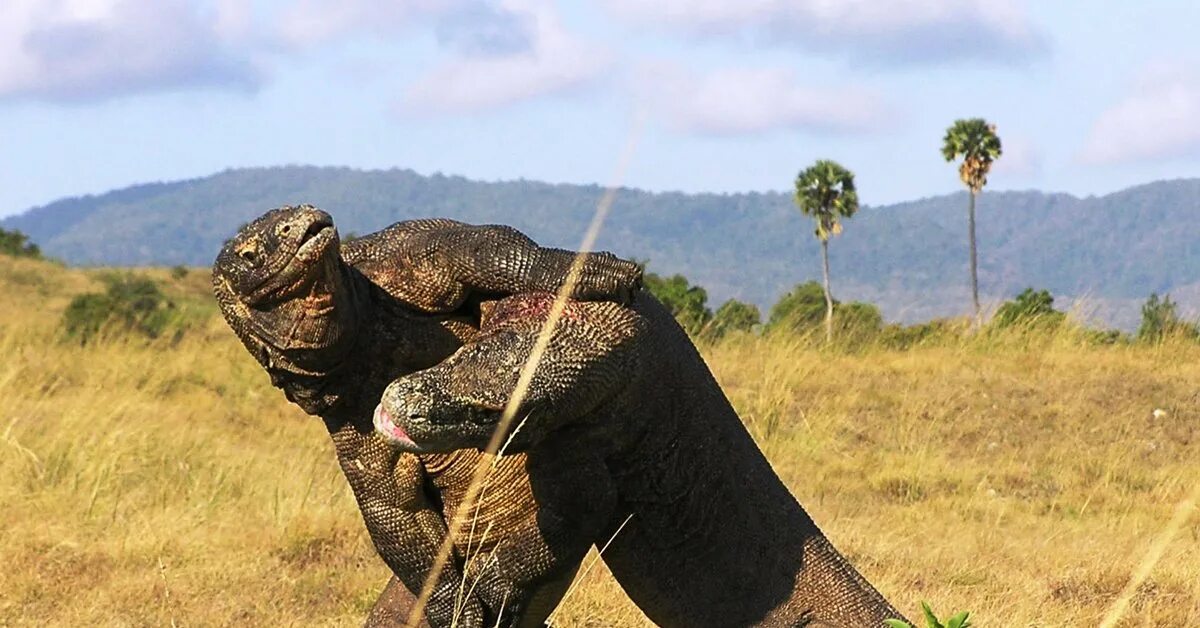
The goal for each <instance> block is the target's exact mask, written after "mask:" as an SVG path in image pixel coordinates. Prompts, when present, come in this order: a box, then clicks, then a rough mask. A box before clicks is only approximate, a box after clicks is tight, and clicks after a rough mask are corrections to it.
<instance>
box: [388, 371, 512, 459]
mask: <svg viewBox="0 0 1200 628" xmlns="http://www.w3.org/2000/svg"><path fill="white" fill-rule="evenodd" d="M502 414H503V408H502V407H499V406H496V405H491V404H481V403H480V402H478V401H477V400H467V399H460V398H457V397H455V396H453V395H451V394H449V392H448V391H446V390H445V389H444V388H442V389H436V390H435V389H433V388H431V387H429V386H425V385H423V384H420V383H416V382H415V381H414V380H412V379H410V378H400V379H398V380H396V381H394V382H392V384H391V385H389V386H388V388H387V390H385V391H384V393H383V398H382V400H381V401H380V403H379V405H378V406H377V407H376V408H375V416H374V425H375V431H376V433H378V434H379V435H380V436H382V437H383V439H384V440H386V441H387V442H389V443H391V444H392V446H394V447H396V448H397V449H400V450H403V451H408V452H413V453H444V452H450V451H454V450H455V449H482V448H484V447H486V446H487V444H488V441H489V440H491V438H492V433H493V432H494V431H495V430H496V426H497V425H498V424H499V422H500V418H501V415H502Z"/></svg>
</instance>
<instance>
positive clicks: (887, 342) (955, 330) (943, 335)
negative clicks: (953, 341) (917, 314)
mask: <svg viewBox="0 0 1200 628" xmlns="http://www.w3.org/2000/svg"><path fill="white" fill-rule="evenodd" d="M964 331H965V326H964V324H963V323H962V321H956V320H953V319H946V318H935V319H933V320H931V321H927V322H924V323H916V324H914V325H899V324H895V323H893V324H891V325H888V326H887V327H884V328H883V330H882V331H881V332H880V333H879V344H881V345H883V346H885V347H888V348H890V349H911V348H912V347H916V346H919V345H926V344H931V343H935V342H941V341H944V340H946V339H947V338H957V337H961V336H962V334H963V332H964Z"/></svg>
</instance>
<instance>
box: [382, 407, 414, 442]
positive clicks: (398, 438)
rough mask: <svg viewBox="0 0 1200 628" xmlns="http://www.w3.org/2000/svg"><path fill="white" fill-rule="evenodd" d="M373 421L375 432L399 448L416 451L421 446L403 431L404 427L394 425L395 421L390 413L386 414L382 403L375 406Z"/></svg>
mask: <svg viewBox="0 0 1200 628" xmlns="http://www.w3.org/2000/svg"><path fill="white" fill-rule="evenodd" d="M374 423H375V431H376V432H378V433H379V434H381V435H382V436H383V437H384V438H387V439H388V440H389V441H391V442H392V443H393V444H395V445H396V446H398V447H400V448H401V449H405V450H408V451H417V450H419V449H420V448H421V447H420V445H418V444H417V443H416V441H414V440H413V439H412V438H411V437H410V436H409V435H408V432H405V431H404V428H402V427H400V426H399V425H396V422H395V421H393V420H392V415H391V414H388V411H387V410H385V409H384V407H383V404H379V405H377V406H375V417H374Z"/></svg>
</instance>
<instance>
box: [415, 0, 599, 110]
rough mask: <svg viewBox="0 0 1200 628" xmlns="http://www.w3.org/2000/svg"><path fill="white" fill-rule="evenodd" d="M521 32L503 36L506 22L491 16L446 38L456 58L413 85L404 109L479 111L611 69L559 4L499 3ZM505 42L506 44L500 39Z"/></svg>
mask: <svg viewBox="0 0 1200 628" xmlns="http://www.w3.org/2000/svg"><path fill="white" fill-rule="evenodd" d="M498 8H499V10H500V11H501V12H502V13H501V14H506V15H507V16H508V17H509V18H511V19H506V20H505V21H504V22H503V24H508V25H510V26H511V27H512V28H514V29H519V32H513V33H508V34H505V35H504V36H503V37H500V36H499V34H498V31H497V27H498V26H502V25H503V24H502V23H501V22H497V21H494V20H490V21H488V22H486V23H485V24H479V25H476V26H478V28H475V27H472V29H473V30H472V29H468V31H467V32H465V33H464V32H458V33H457V34H456V35H455V37H453V38H452V39H451V40H450V41H448V42H447V43H451V44H453V47H454V48H455V50H454V51H453V52H452V58H451V59H450V60H449V61H447V62H445V63H443V64H441V65H439V66H437V67H435V68H434V69H433V70H431V71H430V72H429V73H428V74H427V75H425V76H424V77H423V78H421V79H420V80H418V81H417V82H416V83H415V84H414V85H412V86H411V87H410V88H409V90H408V92H407V93H406V94H405V97H404V99H403V101H402V103H401V109H402V110H403V111H415V112H422V113H443V112H463V111H475V110H479V109H485V108H490V107H497V106H503V105H508V104H511V103H515V102H519V101H522V100H528V99H530V98H534V97H537V96H543V95H548V94H554V93H561V92H564V91H567V90H570V89H572V88H576V87H579V86H580V85H582V84H584V83H586V82H588V81H590V80H591V79H593V78H594V77H596V76H597V75H598V74H599V73H600V72H602V71H603V70H604V69H606V68H607V67H608V66H609V64H610V61H611V56H610V53H609V52H608V50H607V49H605V48H602V47H600V46H598V45H596V44H593V43H591V42H588V41H585V40H582V39H580V38H578V37H576V36H575V35H573V34H572V33H570V32H569V31H567V29H566V28H565V27H564V26H563V24H562V22H561V20H560V19H559V16H558V13H557V11H556V10H555V8H554V5H553V4H552V3H551V2H549V1H543V0H503V1H502V2H500V3H499V4H498ZM497 42H503V43H497Z"/></svg>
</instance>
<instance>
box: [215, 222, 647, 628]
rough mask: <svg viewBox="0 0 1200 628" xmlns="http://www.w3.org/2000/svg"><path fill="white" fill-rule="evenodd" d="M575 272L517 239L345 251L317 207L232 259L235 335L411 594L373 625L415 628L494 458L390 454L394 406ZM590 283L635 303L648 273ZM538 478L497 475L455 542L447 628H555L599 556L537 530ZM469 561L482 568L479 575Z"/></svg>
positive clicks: (453, 231)
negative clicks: (485, 466) (349, 495)
mask: <svg viewBox="0 0 1200 628" xmlns="http://www.w3.org/2000/svg"><path fill="white" fill-rule="evenodd" d="M574 257H575V254H574V253H571V252H568V251H561V250H557V249H546V248H542V247H539V246H537V245H536V244H535V243H533V242H532V241H531V240H529V239H528V238H526V237H525V236H523V235H521V234H520V233H519V232H517V231H515V230H513V229H511V228H508V227H501V226H472V225H466V224H463V223H459V222H455V221H452V220H444V219H430V220H416V221H410V222H401V223H397V224H395V225H393V226H391V227H388V228H387V229H384V230H382V231H380V232H377V233H375V234H372V235H369V236H365V237H362V238H359V239H356V240H353V241H351V242H348V243H346V244H345V245H342V246H340V243H339V238H338V234H337V231H336V230H335V228H334V226H333V221H332V219H331V218H330V217H329V215H328V214H326V213H325V212H323V211H320V210H318V209H316V208H313V207H311V206H300V207H284V208H280V209H276V210H273V211H271V212H268V213H267V214H265V215H264V216H262V217H260V218H259V219H257V220H255V221H254V222H252V223H250V224H248V225H246V226H245V227H243V228H242V229H241V230H240V231H239V233H238V234H237V235H236V236H235V237H234V238H233V239H231V240H230V241H228V242H227V243H226V244H225V246H224V247H223V248H222V250H221V253H220V254H219V255H218V257H217V259H216V262H215V264H214V266H213V287H214V291H215V293H216V296H217V300H218V302H219V304H220V307H221V311H222V313H223V314H224V316H225V319H226V321H227V322H228V323H229V325H230V327H232V328H233V330H234V331H235V332H236V333H237V335H238V337H239V338H240V339H241V341H242V343H243V344H244V345H245V346H246V348H247V349H248V350H249V351H250V353H251V354H252V355H253V356H254V357H255V359H257V360H258V362H259V363H260V364H262V365H263V367H265V368H266V370H267V372H268V373H269V374H270V376H271V382H272V383H273V384H274V385H275V386H277V387H279V388H282V389H283V391H284V392H285V394H286V395H287V398H288V399H289V400H291V401H293V402H295V403H296V404H297V405H299V406H300V407H301V408H303V409H304V411H305V412H308V413H309V414H314V415H319V416H320V417H321V418H322V419H323V420H324V423H325V425H326V427H327V428H328V430H329V433H330V435H331V436H332V438H333V443H334V447H335V449H336V452H337V457H338V462H339V463H340V465H341V468H342V471H343V472H344V474H345V476H346V479H347V480H348V481H349V483H350V486H351V488H352V490H353V493H354V496H355V499H356V500H357V501H358V504H359V508H360V509H361V511H362V515H363V518H364V520H365V522H366V525H367V529H368V530H369V532H370V535H371V539H372V541H373V542H374V544H375V547H376V548H377V549H378V551H379V553H380V555H381V556H382V557H383V559H384V561H385V562H386V563H387V564H388V566H389V567H390V568H391V569H392V571H393V573H394V574H395V575H396V577H398V578H399V580H400V581H402V582H403V586H400V585H398V584H397V583H396V580H395V579H393V580H392V581H391V583H390V584H389V586H388V588H387V590H386V591H385V592H384V595H383V596H381V598H380V602H378V603H377V605H376V608H375V610H373V611H372V615H371V618H370V619H369V620H368V623H369V624H372V625H387V624H389V622H390V623H392V624H397V625H398V624H399V623H400V622H403V621H404V620H405V617H404V616H403V615H405V614H406V613H407V607H406V605H407V604H410V603H411V601H412V596H411V594H409V591H412V592H416V591H419V590H420V588H421V586H422V584H423V583H424V581H425V578H426V576H427V575H428V573H429V572H430V570H431V569H432V566H433V560H434V556H435V554H436V552H437V549H438V547H439V545H440V544H441V542H442V540H443V539H444V537H445V535H446V533H447V530H446V528H447V525H446V522H447V520H448V519H449V517H450V516H451V513H453V512H454V509H455V508H457V506H458V504H459V503H461V501H462V499H463V496H464V493H465V492H466V490H467V484H468V481H469V478H470V477H471V474H472V472H473V470H474V468H475V465H476V463H477V462H478V461H479V460H480V458H481V454H480V452H479V451H477V450H468V451H462V452H451V453H448V454H445V455H441V454H439V455H422V456H419V457H418V456H414V455H411V454H401V453H399V452H397V451H396V450H395V449H393V448H391V447H389V446H388V445H387V443H386V442H385V441H384V440H383V439H381V438H380V437H379V436H377V435H376V434H375V432H374V430H373V429H372V411H373V410H374V408H375V406H376V404H377V402H378V400H379V396H380V394H381V393H382V392H383V389H384V387H385V386H386V385H387V384H388V383H389V382H390V381H392V380H393V379H395V378H397V377H399V376H402V375H405V374H407V373H411V372H413V371H416V370H418V369H421V368H426V367H430V366H433V365H435V364H437V363H438V362H440V361H441V360H442V359H444V358H446V357H447V356H449V355H450V354H452V353H453V352H454V351H455V350H456V349H458V348H459V346H461V344H462V343H463V342H464V341H468V340H470V339H471V338H473V337H474V336H475V334H477V333H478V329H477V324H478V323H477V320H478V313H477V311H478V308H479V304H480V303H481V302H482V300H484V299H487V298H495V297H497V296H503V295H505V294H511V293H515V292H520V291H525V290H557V289H558V288H559V286H560V285H561V283H562V282H563V279H564V277H565V276H566V274H567V271H568V269H569V267H570V265H571V263H572V261H573V259H574ZM582 268H583V270H582V275H581V279H580V282H579V284H578V286H577V287H576V289H575V290H574V293H573V294H574V296H576V297H578V298H582V299H589V298H605V297H616V298H620V299H628V298H629V296H630V295H631V294H632V293H633V292H634V291H636V290H637V288H638V285H639V283H640V277H641V271H640V270H639V269H638V267H637V266H636V265H635V264H632V263H630V262H627V261H624V260H621V259H618V258H616V257H614V256H613V255H611V254H608V253H600V254H589V255H588V256H587V257H586V258H585V261H584V264H583V267H582ZM526 467H527V461H526V459H525V456H521V455H518V456H505V457H503V458H501V459H499V460H498V463H497V465H496V466H495V468H494V469H493V470H492V472H491V473H492V475H491V485H492V486H494V487H498V488H495V489H493V490H491V491H490V495H489V501H488V502H487V503H485V504H484V506H483V507H482V508H481V509H480V517H479V521H477V522H476V525H477V527H478V531H477V532H476V534H475V535H474V536H473V538H470V537H468V535H465V534H464V535H460V536H456V538H455V540H456V544H455V550H456V552H455V556H454V559H453V560H451V561H450V563H449V564H448V565H446V566H445V567H444V568H443V569H442V571H441V572H440V574H439V577H438V579H437V583H436V587H435V589H434V592H433V596H432V598H431V599H430V601H429V603H428V605H427V607H426V610H425V616H426V620H427V621H428V622H429V623H430V624H431V625H432V626H434V627H435V628H440V627H442V626H451V625H452V624H453V625H456V626H462V627H464V628H473V627H479V626H484V625H486V626H496V625H529V624H534V625H541V622H542V620H543V619H544V618H545V616H546V615H547V614H549V612H550V611H551V610H553V608H554V606H555V604H557V602H558V599H559V598H560V597H561V595H562V593H563V591H564V590H565V587H566V585H567V584H568V583H569V582H570V579H571V577H572V575H573V574H574V571H575V569H576V568H577V567H578V564H579V562H580V560H582V558H583V555H584V553H585V552H586V550H587V548H588V547H589V546H590V543H591V540H590V537H589V538H588V539H587V540H586V541H585V540H582V539H580V541H579V544H577V545H572V544H571V543H569V542H567V540H566V539H564V540H562V541H558V540H556V538H557V537H558V536H563V535H564V534H565V532H563V530H570V531H571V538H579V537H580V536H581V535H580V530H594V529H595V528H596V527H597V526H599V525H601V523H602V522H600V521H598V520H596V519H591V520H581V519H579V517H586V516H587V512H586V509H575V510H572V511H571V512H569V513H566V514H565V516H563V517H561V518H559V519H557V520H555V521H551V522H546V521H542V522H541V525H540V526H539V521H538V515H539V512H538V509H537V506H536V503H535V501H534V499H533V495H532V493H531V489H530V481H529V478H528V471H527V468H526ZM554 473H555V474H556V475H557V474H560V473H569V469H564V470H561V471H558V470H556V471H554ZM544 515H545V513H543V517H542V518H543V520H544V519H545V516H544ZM572 516H575V517H576V518H575V519H571V517H572ZM576 528H578V529H576ZM485 530H487V532H488V534H487V537H486V538H484V539H483V540H481V539H480V536H481V533H482V532H483V531H485ZM467 543H472V544H471V546H470V548H468V547H467ZM468 549H469V550H470V551H469V553H470V554H471V555H474V556H476V559H475V560H472V561H471V562H470V563H469V564H468V563H467V561H466V558H467V555H468ZM509 553H515V554H517V555H520V556H521V557H522V560H521V561H517V560H513V559H511V558H509V556H508V555H507V554H509ZM464 576H465V580H464ZM464 581H465V582H466V583H467V585H468V586H470V585H471V584H472V583H476V582H477V584H475V585H474V593H473V594H471V595H464V594H463V593H462V592H461V591H460V584H461V583H462V582H464ZM405 587H407V589H408V591H406V590H405ZM464 598H465V599H464Z"/></svg>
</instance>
